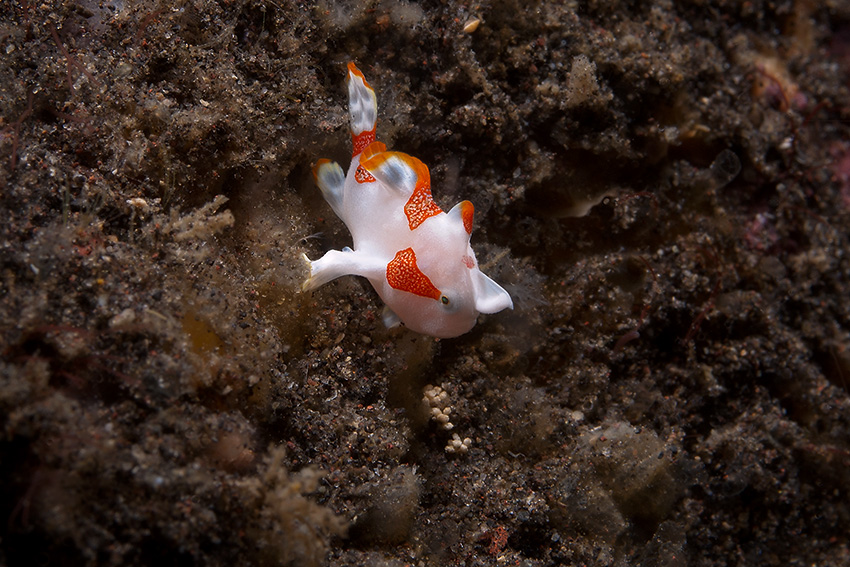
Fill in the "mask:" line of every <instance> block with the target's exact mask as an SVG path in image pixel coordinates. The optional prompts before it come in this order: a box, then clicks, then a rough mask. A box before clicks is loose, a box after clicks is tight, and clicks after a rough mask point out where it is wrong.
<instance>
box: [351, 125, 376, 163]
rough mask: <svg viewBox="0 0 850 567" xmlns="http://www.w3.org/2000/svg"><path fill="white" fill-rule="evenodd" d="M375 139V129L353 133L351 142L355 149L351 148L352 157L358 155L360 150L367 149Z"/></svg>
mask: <svg viewBox="0 0 850 567" xmlns="http://www.w3.org/2000/svg"><path fill="white" fill-rule="evenodd" d="M374 141H375V129H374V128H372V129H371V130H366V131H365V132H360V133H359V134H352V135H351V144H352V145H353V146H354V149H353V150H351V157H354V156H356V155H357V154H359V153H360V152H362V151H363V150H365V149H366V147H367V146H369V145H370V144H371V143H372V142H374Z"/></svg>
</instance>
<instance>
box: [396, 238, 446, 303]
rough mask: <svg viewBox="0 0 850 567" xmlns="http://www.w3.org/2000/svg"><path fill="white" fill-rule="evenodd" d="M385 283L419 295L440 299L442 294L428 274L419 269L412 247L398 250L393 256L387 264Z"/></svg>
mask: <svg viewBox="0 0 850 567" xmlns="http://www.w3.org/2000/svg"><path fill="white" fill-rule="evenodd" d="M387 283H389V284H390V287H392V288H395V289H398V290H401V291H408V292H410V293H413V294H415V295H419V296H421V297H430V298H431V299H440V297H441V296H442V293H440V290H439V289H437V288H436V286H434V284H433V283H431V280H429V279H428V276H426V275H425V274H423V273H422V272H421V271H420V270H419V267H418V266H417V265H416V254H414V253H413V248H405V249H404V250H399V251H398V252H396V255H395V258H393V259H392V260H391V261H390V263H389V264H387Z"/></svg>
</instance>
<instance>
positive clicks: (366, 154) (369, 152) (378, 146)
mask: <svg viewBox="0 0 850 567" xmlns="http://www.w3.org/2000/svg"><path fill="white" fill-rule="evenodd" d="M385 151H387V145H386V144H385V143H383V142H379V141H377V140H375V141H374V142H372V143H371V144H369V145H368V146H366V147H365V148H364V149H363V155H361V156H360V162H361V163H362V162H364V161H366V160H367V159H370V158H371V157H373V156H376V155H378V154H380V153H383V152H385Z"/></svg>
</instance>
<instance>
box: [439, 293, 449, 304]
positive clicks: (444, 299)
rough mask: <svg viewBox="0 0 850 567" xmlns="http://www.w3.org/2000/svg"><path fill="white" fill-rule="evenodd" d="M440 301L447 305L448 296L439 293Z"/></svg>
mask: <svg viewBox="0 0 850 567" xmlns="http://www.w3.org/2000/svg"><path fill="white" fill-rule="evenodd" d="M440 301H441V302H442V304H443V305H448V304H449V298H448V297H446V296H445V295H441V296H440Z"/></svg>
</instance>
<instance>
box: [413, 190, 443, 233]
mask: <svg viewBox="0 0 850 567" xmlns="http://www.w3.org/2000/svg"><path fill="white" fill-rule="evenodd" d="M442 212H443V210H442V209H441V208H440V207H439V205H437V203H435V202H434V198H433V197H432V196H431V182H430V180H427V179H425V180H423V179H421V178H420V180H419V183H417V184H416V187H415V188H414V189H413V193H412V194H411V195H410V199H408V200H407V203H405V204H404V214H405V215H407V224H408V226H410V230H414V229H416V228H417V227H419V225H420V224H422V223H423V222H425V221H426V220H427V219H429V218H431V217H433V216H434V215H438V214H440V213H442Z"/></svg>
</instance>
